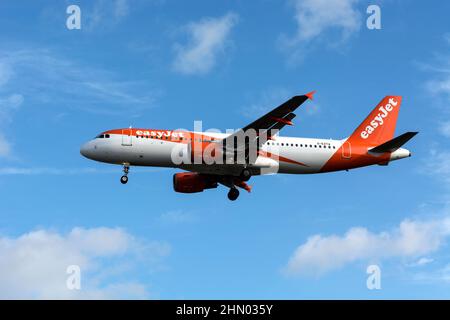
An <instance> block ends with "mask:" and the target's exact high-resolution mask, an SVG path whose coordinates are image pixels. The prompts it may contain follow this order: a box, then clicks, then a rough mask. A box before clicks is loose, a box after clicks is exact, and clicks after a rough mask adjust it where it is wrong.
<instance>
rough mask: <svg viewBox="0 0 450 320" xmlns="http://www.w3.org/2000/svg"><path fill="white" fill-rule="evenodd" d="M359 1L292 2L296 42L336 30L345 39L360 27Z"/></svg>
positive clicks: (307, 0) (311, 0) (303, 0)
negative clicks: (332, 29)
mask: <svg viewBox="0 0 450 320" xmlns="http://www.w3.org/2000/svg"><path fill="white" fill-rule="evenodd" d="M358 1H359V0H294V1H293V5H294V7H295V20H296V22H297V26H298V29H297V34H296V36H295V39H296V40H297V41H310V40H312V39H314V38H316V37H318V36H320V35H321V34H322V33H323V32H324V31H326V30H328V29H331V28H336V29H340V30H341V32H342V37H343V38H347V37H348V36H349V35H351V34H352V33H354V32H356V31H358V30H359V29H360V27H361V14H360V13H359V11H358V10H357V9H356V8H355V4H357V3H358Z"/></svg>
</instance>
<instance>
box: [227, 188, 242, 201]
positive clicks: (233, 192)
mask: <svg viewBox="0 0 450 320" xmlns="http://www.w3.org/2000/svg"><path fill="white" fill-rule="evenodd" d="M238 197H239V190H238V189H237V188H236V187H234V186H233V187H232V188H230V191H228V199H230V200H231V201H234V200H236V199H237V198H238Z"/></svg>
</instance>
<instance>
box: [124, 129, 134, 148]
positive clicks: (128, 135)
mask: <svg viewBox="0 0 450 320" xmlns="http://www.w3.org/2000/svg"><path fill="white" fill-rule="evenodd" d="M122 145H123V146H131V145H133V130H132V129H131V128H130V129H122Z"/></svg>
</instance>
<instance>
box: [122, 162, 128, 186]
mask: <svg viewBox="0 0 450 320" xmlns="http://www.w3.org/2000/svg"><path fill="white" fill-rule="evenodd" d="M128 172H130V165H129V164H127V163H124V165H123V176H121V177H120V182H121V183H122V184H126V183H127V182H128Z"/></svg>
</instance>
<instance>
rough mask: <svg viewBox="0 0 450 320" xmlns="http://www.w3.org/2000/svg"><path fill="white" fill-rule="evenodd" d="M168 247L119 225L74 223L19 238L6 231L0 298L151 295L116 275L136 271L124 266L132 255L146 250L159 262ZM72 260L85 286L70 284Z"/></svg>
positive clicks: (0, 244)
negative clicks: (65, 229) (79, 225)
mask: <svg viewBox="0 0 450 320" xmlns="http://www.w3.org/2000/svg"><path fill="white" fill-rule="evenodd" d="M168 250H169V247H168V245H167V244H164V243H159V242H154V243H150V244H148V243H144V242H141V241H139V240H137V239H136V238H135V237H133V236H132V235H130V234H129V233H127V232H126V231H124V230H123V229H120V228H105V227H100V228H90V229H85V228H73V229H72V230H71V231H70V232H69V233H67V234H61V233H57V232H54V231H49V230H36V231H32V232H29V233H26V234H23V235H20V236H18V237H15V238H14V237H13V238H12V237H6V236H2V237H0V270H1V273H0V298H2V299H14V298H19V299H25V298H27V299H28V298H31V299H44V298H49V299H90V298H99V299H104V298H105V299H107V298H148V296H149V294H148V291H147V286H145V285H143V284H140V283H139V282H136V281H124V280H122V279H120V277H117V276H123V273H125V272H127V271H128V272H129V273H131V275H132V270H129V266H128V267H127V268H123V265H125V264H129V263H130V261H131V260H132V259H131V258H132V257H134V256H141V255H143V252H144V253H145V256H147V257H149V258H150V259H153V260H154V261H157V259H159V258H162V257H163V256H165V255H167V254H168ZM69 265H78V266H79V267H80V269H81V290H69V289H67V286H66V280H67V277H68V275H67V274H66V270H67V267H68V266H69ZM114 267H115V268H116V270H115V272H111V270H112V268H114ZM115 276H116V277H115ZM117 278H119V279H117Z"/></svg>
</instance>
